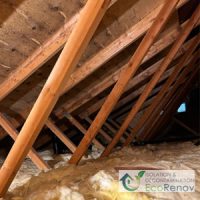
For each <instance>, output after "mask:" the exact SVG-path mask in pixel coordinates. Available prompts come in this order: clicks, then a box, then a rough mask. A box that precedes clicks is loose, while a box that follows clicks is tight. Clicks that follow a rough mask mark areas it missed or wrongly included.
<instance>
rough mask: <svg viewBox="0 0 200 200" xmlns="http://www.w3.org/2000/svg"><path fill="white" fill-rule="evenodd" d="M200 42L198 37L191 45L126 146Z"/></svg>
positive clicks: (135, 128) (127, 142)
mask: <svg viewBox="0 0 200 200" xmlns="http://www.w3.org/2000/svg"><path fill="white" fill-rule="evenodd" d="M199 41H200V38H199V37H196V39H195V40H194V41H193V42H192V43H191V45H190V47H189V49H188V50H187V51H186V53H185V54H184V56H183V57H182V58H181V60H180V62H179V64H178V65H177V66H176V68H175V70H174V71H173V73H172V75H171V76H170V77H169V78H168V80H167V81H166V83H165V84H164V86H163V87H162V89H161V90H160V92H159V93H158V95H157V96H156V98H155V99H154V101H153V102H152V104H151V105H150V106H149V108H147V110H146V111H145V113H144V115H143V116H142V118H141V119H140V120H139V122H138V123H137V125H136V126H135V127H134V128H133V130H132V133H131V134H130V135H129V137H128V138H127V139H126V142H125V143H124V146H127V145H129V144H130V143H131V141H132V140H133V138H134V137H135V135H136V133H137V132H138V131H139V130H140V129H141V128H142V126H143V125H144V123H145V122H146V120H147V119H148V118H149V116H150V115H151V114H152V112H153V111H154V109H155V108H156V106H157V104H158V103H159V102H160V100H161V99H162V98H163V97H164V95H165V94H166V93H167V92H168V90H169V88H170V86H171V84H172V83H173V82H174V80H176V77H177V75H178V74H179V73H180V71H181V70H182V69H183V68H184V66H185V65H184V64H185V62H186V61H188V60H189V59H190V56H191V55H192V53H193V51H194V50H195V49H196V47H197V46H198V44H199Z"/></svg>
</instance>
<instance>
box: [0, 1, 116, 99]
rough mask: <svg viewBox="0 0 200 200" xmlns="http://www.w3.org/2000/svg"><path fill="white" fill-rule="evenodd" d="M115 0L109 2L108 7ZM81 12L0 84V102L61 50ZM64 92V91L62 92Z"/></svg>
mask: <svg viewBox="0 0 200 200" xmlns="http://www.w3.org/2000/svg"><path fill="white" fill-rule="evenodd" d="M116 2H117V0H111V2H110V5H109V7H110V6H112V5H113V4H114V3H116ZM80 13H81V11H79V12H77V13H76V14H75V15H74V16H73V17H72V18H71V19H70V20H67V22H66V23H65V24H64V25H63V27H61V28H60V29H59V30H58V31H57V32H56V33H55V34H54V35H53V36H52V37H51V38H50V39H48V40H47V41H46V42H45V43H44V44H43V45H42V46H40V48H38V49H36V51H34V52H33V54H32V55H31V56H30V57H29V58H28V59H27V60H25V62H24V63H22V64H21V65H20V66H19V67H18V68H17V70H16V71H14V72H12V73H11V75H10V76H9V77H8V78H7V79H6V80H5V81H4V82H3V83H1V84H0V101H1V100H2V99H4V98H5V97H6V96H8V94H10V93H11V92H12V91H13V90H14V89H16V88H17V87H18V86H19V85H20V84H21V83H23V82H24V81H25V80H26V79H27V78H28V77H30V76H31V75H32V74H33V73H34V72H35V71H37V70H38V69H39V68H40V67H42V65H43V64H44V63H45V62H46V61H47V60H49V59H50V58H52V57H53V56H54V55H55V54H56V53H57V52H58V51H59V50H61V49H62V48H63V46H64V44H65V43H66V41H67V40H68V38H69V35H70V33H71V31H72V30H73V28H74V26H75V24H76V23H77V20H78V18H79V16H80ZM63 91H64V90H63Z"/></svg>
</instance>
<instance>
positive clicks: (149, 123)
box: [139, 57, 197, 140]
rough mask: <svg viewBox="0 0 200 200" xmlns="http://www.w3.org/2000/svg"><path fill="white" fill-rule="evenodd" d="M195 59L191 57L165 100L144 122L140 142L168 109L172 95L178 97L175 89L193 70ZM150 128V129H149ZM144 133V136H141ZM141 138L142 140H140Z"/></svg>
mask: <svg viewBox="0 0 200 200" xmlns="http://www.w3.org/2000/svg"><path fill="white" fill-rule="evenodd" d="M196 59H197V57H193V59H192V61H191V62H190V64H189V65H188V67H186V68H185V69H184V70H183V72H182V73H181V75H180V76H179V77H178V78H177V79H176V82H175V84H174V85H173V88H172V90H171V91H170V92H169V93H168V94H167V95H166V96H165V98H163V99H162V101H160V102H159V105H157V107H156V109H155V110H154V112H153V113H152V114H151V116H150V118H149V119H148V121H147V122H146V125H145V127H143V130H142V132H141V133H140V135H139V138H140V140H141V139H144V138H146V137H147V136H148V134H149V133H150V132H151V130H152V128H153V127H154V125H155V124H156V122H157V121H158V120H159V118H160V117H162V115H163V113H164V110H165V109H166V108H167V109H168V107H167V106H166V105H168V104H169V102H170V101H171V100H172V99H173V95H178V94H177V89H178V88H179V86H180V85H181V84H183V82H184V81H185V78H186V76H187V75H188V73H189V72H191V71H192V69H194V66H195V62H196ZM150 127H151V128H150ZM143 133H144V134H143ZM141 136H142V138H141Z"/></svg>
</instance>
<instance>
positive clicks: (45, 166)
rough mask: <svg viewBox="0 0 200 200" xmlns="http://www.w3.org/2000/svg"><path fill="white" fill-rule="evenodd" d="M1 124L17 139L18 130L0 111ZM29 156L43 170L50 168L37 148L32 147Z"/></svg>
mask: <svg viewBox="0 0 200 200" xmlns="http://www.w3.org/2000/svg"><path fill="white" fill-rule="evenodd" d="M0 126H2V128H3V129H4V130H5V131H6V132H7V133H8V135H10V137H11V138H12V139H13V140H14V141H15V140H16V139H17V136H18V131H17V130H16V129H15V127H14V126H13V125H12V124H11V123H10V121H9V120H8V119H7V118H6V116H5V115H4V114H2V113H0ZM28 157H29V158H30V159H31V160H32V161H33V163H34V164H35V165H36V166H37V167H38V168H39V169H41V170H47V169H50V167H49V165H48V164H47V163H46V162H45V161H44V160H43V159H42V158H41V157H40V156H39V155H38V153H37V152H36V151H35V149H33V148H31V150H30V151H29V153H28Z"/></svg>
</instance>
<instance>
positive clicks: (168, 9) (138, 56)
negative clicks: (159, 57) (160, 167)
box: [69, 0, 178, 164]
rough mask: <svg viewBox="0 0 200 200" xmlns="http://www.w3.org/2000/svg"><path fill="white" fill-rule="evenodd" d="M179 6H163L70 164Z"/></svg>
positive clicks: (82, 151)
mask: <svg viewBox="0 0 200 200" xmlns="http://www.w3.org/2000/svg"><path fill="white" fill-rule="evenodd" d="M177 4H178V0H171V1H166V4H165V5H164V6H163V8H162V10H161V11H160V13H159V15H158V17H157V18H156V20H155V22H154V23H153V25H152V27H151V28H150V30H149V31H148V33H147V34H146V35H145V37H144V39H143V40H142V42H141V43H140V45H139V47H138V48H137V50H136V51H135V53H134V55H133V57H132V58H131V60H130V62H129V66H128V67H127V68H126V70H124V71H123V72H122V74H121V76H120V78H119V80H118V81H117V83H116V85H115V86H114V88H113V90H112V91H111V93H110V95H109V96H108V98H107V99H106V101H105V103H104V104H103V106H102V108H101V110H100V111H99V113H98V114H97V116H96V118H95V119H94V121H93V123H92V124H91V126H90V128H89V129H88V131H87V133H86V134H85V136H84V138H83V139H82V141H81V143H80V144H79V146H78V147H77V150H76V151H75V153H74V154H73V155H72V157H71V159H70V160H69V163H73V164H77V163H78V162H79V161H80V159H81V158H82V156H83V155H84V154H85V152H86V151H87V149H88V147H89V145H90V143H91V141H92V139H93V138H94V137H95V136H96V134H97V133H98V131H99V129H100V128H101V126H102V125H103V123H104V122H105V121H106V119H107V117H108V115H109V114H110V112H111V111H112V109H113V108H114V106H115V104H116V103H117V101H118V100H119V98H120V96H121V95H122V93H123V91H124V89H125V87H126V85H127V84H128V82H129V80H130V79H131V77H132V76H133V75H134V74H135V73H136V71H137V69H138V68H139V66H140V64H141V62H142V60H143V58H144V57H145V55H146V53H147V52H148V50H149V48H150V46H151V45H152V44H153V42H154V41H155V39H156V38H157V36H158V34H159V33H160V31H161V29H162V27H163V26H164V25H165V23H166V21H167V19H168V18H169V16H170V15H171V13H172V12H173V11H174V10H175V8H176V5H177Z"/></svg>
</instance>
